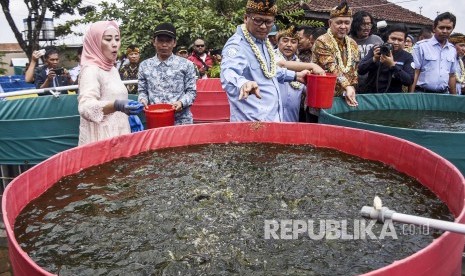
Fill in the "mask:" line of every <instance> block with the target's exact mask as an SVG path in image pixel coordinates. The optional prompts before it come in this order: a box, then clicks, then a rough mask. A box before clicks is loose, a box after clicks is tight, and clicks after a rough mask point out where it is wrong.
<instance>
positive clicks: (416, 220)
mask: <svg viewBox="0 0 465 276" xmlns="http://www.w3.org/2000/svg"><path fill="white" fill-rule="evenodd" d="M391 219H392V221H398V222H403V223H409V224H415V225H426V226H428V227H431V228H434V229H440V230H444V231H450V232H454V233H459V234H465V225H464V224H460V223H456V222H450V221H444V220H439V219H430V218H424V217H419V216H412V215H406V214H401V213H394V214H392V218H391Z"/></svg>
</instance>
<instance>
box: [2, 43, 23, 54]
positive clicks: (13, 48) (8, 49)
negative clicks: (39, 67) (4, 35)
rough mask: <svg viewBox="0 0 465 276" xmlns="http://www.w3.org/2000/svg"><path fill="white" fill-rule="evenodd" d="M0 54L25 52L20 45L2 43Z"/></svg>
mask: <svg viewBox="0 0 465 276" xmlns="http://www.w3.org/2000/svg"><path fill="white" fill-rule="evenodd" d="M0 52H3V53H14V52H23V49H21V47H20V46H19V44H18V43H0Z"/></svg>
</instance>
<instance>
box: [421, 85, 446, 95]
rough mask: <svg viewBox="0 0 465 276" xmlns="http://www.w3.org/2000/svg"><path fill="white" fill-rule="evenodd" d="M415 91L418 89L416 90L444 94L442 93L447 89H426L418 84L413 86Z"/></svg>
mask: <svg viewBox="0 0 465 276" xmlns="http://www.w3.org/2000/svg"><path fill="white" fill-rule="evenodd" d="M415 91H418V92H423V93H439V94H444V93H447V91H448V89H447V88H446V89H444V90H441V91H435V90H429V89H426V88H423V87H420V86H415Z"/></svg>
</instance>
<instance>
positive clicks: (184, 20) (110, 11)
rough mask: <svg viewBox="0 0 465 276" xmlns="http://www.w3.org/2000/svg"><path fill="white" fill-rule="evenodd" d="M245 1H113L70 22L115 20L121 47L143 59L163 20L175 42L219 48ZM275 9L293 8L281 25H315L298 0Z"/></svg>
mask: <svg viewBox="0 0 465 276" xmlns="http://www.w3.org/2000/svg"><path fill="white" fill-rule="evenodd" d="M246 3H247V0H144V1H139V0H116V2H112V3H108V2H102V3H101V4H100V9H99V10H100V11H97V10H94V11H92V12H90V13H88V14H86V16H85V18H84V19H82V20H76V21H75V22H73V24H79V23H89V22H94V21H98V20H117V21H118V22H119V23H120V30H121V37H122V47H121V49H125V48H126V46H128V45H130V44H135V45H138V46H139V47H140V48H141V51H142V53H141V56H142V58H146V57H150V56H153V55H154V49H153V47H152V46H151V38H152V33H153V29H154V28H155V26H156V25H158V24H160V23H163V22H171V23H173V24H174V26H175V27H176V31H177V36H178V39H177V45H187V46H188V45H189V44H190V43H192V41H194V40H195V39H196V38H203V39H204V40H205V41H207V42H208V44H209V48H214V49H217V48H222V47H223V45H224V44H225V43H226V41H227V39H228V38H229V37H230V36H231V35H233V34H234V32H235V31H236V27H237V25H239V24H241V23H243V17H244V12H245V5H246ZM278 5H279V6H278V8H282V7H285V8H286V7H292V8H291V9H290V10H286V11H284V12H282V13H281V14H280V16H278V17H277V19H278V20H280V21H282V22H281V23H279V24H280V25H281V26H284V25H288V24H289V23H291V24H298V25H301V24H307V25H308V24H310V25H318V23H316V22H313V21H305V20H304V19H303V16H304V11H303V10H302V8H301V5H300V4H298V3H297V1H293V0H280V1H278Z"/></svg>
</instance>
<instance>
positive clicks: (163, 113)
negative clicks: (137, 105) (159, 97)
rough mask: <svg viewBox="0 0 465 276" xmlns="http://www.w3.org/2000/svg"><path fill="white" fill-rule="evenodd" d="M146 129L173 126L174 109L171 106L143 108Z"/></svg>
mask: <svg viewBox="0 0 465 276" xmlns="http://www.w3.org/2000/svg"><path fill="white" fill-rule="evenodd" d="M144 111H145V118H146V119H147V128H157V127H165V126H174V111H175V110H174V108H173V105H172V104H167V103H160V104H151V105H148V106H146V107H145V108H144Z"/></svg>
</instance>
